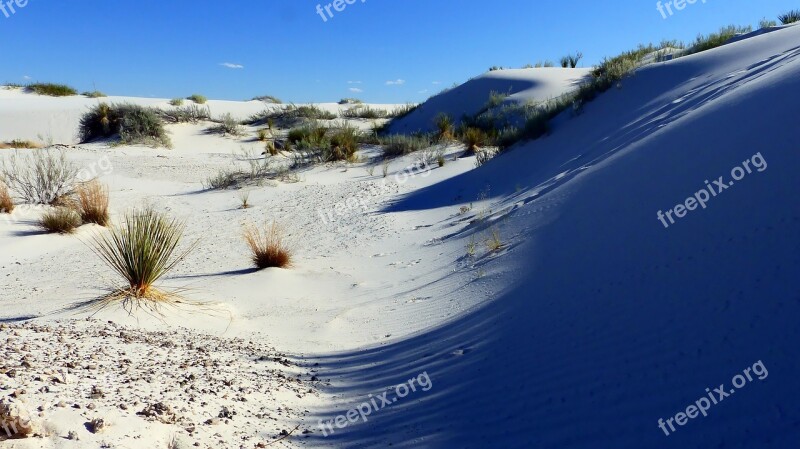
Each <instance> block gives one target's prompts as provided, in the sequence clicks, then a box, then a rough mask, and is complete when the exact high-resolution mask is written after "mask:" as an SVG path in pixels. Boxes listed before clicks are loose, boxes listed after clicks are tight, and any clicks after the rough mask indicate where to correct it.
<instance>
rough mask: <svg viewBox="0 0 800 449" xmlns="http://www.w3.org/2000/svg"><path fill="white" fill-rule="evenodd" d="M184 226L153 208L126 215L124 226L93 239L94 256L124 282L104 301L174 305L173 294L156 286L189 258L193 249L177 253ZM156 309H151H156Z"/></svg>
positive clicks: (189, 247)
mask: <svg viewBox="0 0 800 449" xmlns="http://www.w3.org/2000/svg"><path fill="white" fill-rule="evenodd" d="M184 227H185V226H184V224H183V223H182V222H180V221H178V220H177V219H173V218H169V217H167V216H166V215H165V214H163V213H160V212H157V211H155V210H154V209H152V208H145V209H142V210H136V211H133V212H129V213H128V214H126V216H125V219H124V220H123V223H122V225H120V226H112V227H111V229H110V232H108V233H103V234H98V235H96V236H95V238H94V246H93V250H94V252H95V253H96V254H97V255H98V256H99V257H100V258H101V259H103V261H105V262H106V264H108V266H109V267H111V268H112V269H113V270H114V271H115V272H116V273H117V274H119V275H120V276H121V277H122V278H123V279H124V280H125V281H126V284H127V285H126V286H125V287H122V288H118V289H115V290H114V291H113V292H112V293H111V294H109V295H108V296H106V297H105V298H104V300H106V301H110V300H122V301H126V302H127V301H129V300H134V301H137V305H138V304H139V303H138V301H139V300H150V301H155V302H164V301H167V302H168V301H171V300H172V299H174V298H175V295H174V294H172V293H168V292H164V291H161V290H159V289H157V288H156V287H154V284H155V283H156V282H157V281H158V280H159V279H161V278H162V277H163V276H164V275H165V274H167V273H169V272H170V271H172V269H173V268H175V266H176V265H177V264H178V263H180V262H181V261H182V260H184V259H185V258H186V256H188V255H189V253H190V252H191V250H192V249H194V245H189V246H188V247H186V248H184V249H183V250H182V251H180V252H178V246H179V245H180V242H181V239H182V237H183V231H184ZM156 307H157V305H155V306H151V308H156Z"/></svg>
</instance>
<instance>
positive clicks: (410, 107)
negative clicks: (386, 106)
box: [389, 104, 419, 119]
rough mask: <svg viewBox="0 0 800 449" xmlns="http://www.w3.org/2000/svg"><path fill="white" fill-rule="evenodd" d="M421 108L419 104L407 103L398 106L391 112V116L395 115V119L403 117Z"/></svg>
mask: <svg viewBox="0 0 800 449" xmlns="http://www.w3.org/2000/svg"><path fill="white" fill-rule="evenodd" d="M417 108H419V105H418V104H406V105H403V106H398V107H396V108H395V109H394V110H393V111H392V112H390V113H389V117H394V118H395V119H401V118H403V117H405V116H407V115H408V114H411V113H412V112H414V111H416V110H417Z"/></svg>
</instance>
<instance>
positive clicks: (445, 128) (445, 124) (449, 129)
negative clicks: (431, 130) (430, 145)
mask: <svg viewBox="0 0 800 449" xmlns="http://www.w3.org/2000/svg"><path fill="white" fill-rule="evenodd" d="M433 120H434V123H435V124H436V129H437V130H438V134H437V138H438V140H439V141H440V142H441V141H448V140H453V138H454V134H453V118H452V117H450V116H449V115H447V114H445V113H443V112H442V113H439V114H438V115H437V116H436V118H434V119H433Z"/></svg>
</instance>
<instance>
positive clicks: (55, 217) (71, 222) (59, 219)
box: [39, 207, 81, 234]
mask: <svg viewBox="0 0 800 449" xmlns="http://www.w3.org/2000/svg"><path fill="white" fill-rule="evenodd" d="M80 225H81V216H80V215H79V214H78V212H76V211H75V210H74V209H72V208H69V207H56V208H54V209H52V210H49V211H47V212H45V213H44V215H42V218H41V220H39V227H41V228H42V229H44V230H45V231H47V232H55V233H59V234H71V233H72V232H74V231H75V229H77V228H78V227H79V226H80Z"/></svg>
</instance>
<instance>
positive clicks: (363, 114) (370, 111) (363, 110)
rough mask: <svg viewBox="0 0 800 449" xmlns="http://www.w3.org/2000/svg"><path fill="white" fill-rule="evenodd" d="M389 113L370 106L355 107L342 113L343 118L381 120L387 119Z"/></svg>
mask: <svg viewBox="0 0 800 449" xmlns="http://www.w3.org/2000/svg"><path fill="white" fill-rule="evenodd" d="M387 116H388V113H387V112H386V111H384V110H381V109H374V108H371V107H369V106H355V107H352V108H349V109H346V110H344V111H342V117H343V118H350V119H355V118H363V119H373V120H374V119H379V118H386V117H387Z"/></svg>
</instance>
